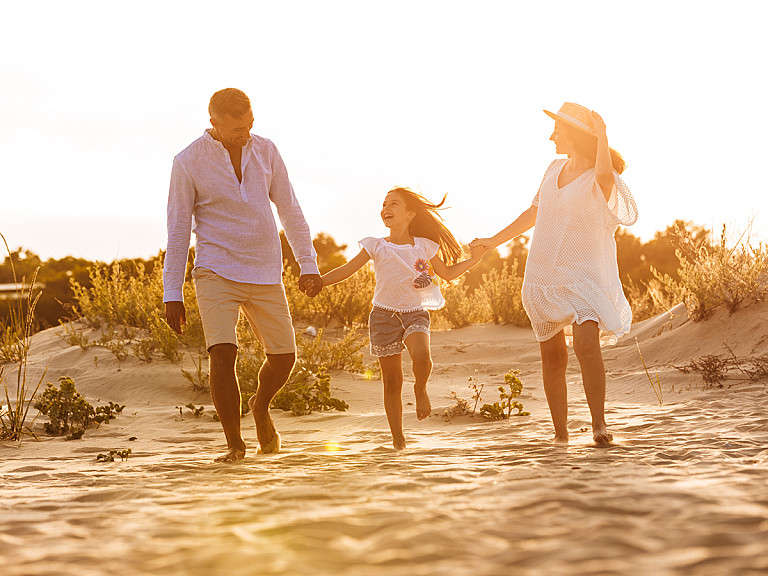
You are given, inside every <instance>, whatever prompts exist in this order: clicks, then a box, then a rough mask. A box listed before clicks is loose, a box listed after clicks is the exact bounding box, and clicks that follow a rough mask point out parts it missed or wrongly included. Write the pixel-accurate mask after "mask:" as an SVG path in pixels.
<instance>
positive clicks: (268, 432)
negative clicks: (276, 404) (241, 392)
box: [248, 396, 280, 454]
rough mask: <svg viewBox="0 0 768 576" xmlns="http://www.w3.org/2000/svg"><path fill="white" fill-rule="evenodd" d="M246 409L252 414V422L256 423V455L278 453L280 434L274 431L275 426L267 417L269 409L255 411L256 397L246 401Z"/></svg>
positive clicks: (270, 418)
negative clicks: (257, 443)
mask: <svg viewBox="0 0 768 576" xmlns="http://www.w3.org/2000/svg"><path fill="white" fill-rule="evenodd" d="M248 407H249V408H250V409H251V414H253V421H254V422H255V423H256V438H258V439H259V449H258V450H257V451H256V453H257V454H277V453H278V452H280V434H278V433H277V430H275V424H274V423H273V422H272V417H271V416H270V415H269V409H267V410H265V411H263V412H262V411H259V410H256V409H255V408H256V396H251V397H250V398H249V399H248Z"/></svg>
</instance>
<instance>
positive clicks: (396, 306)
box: [360, 236, 445, 312]
mask: <svg viewBox="0 0 768 576" xmlns="http://www.w3.org/2000/svg"><path fill="white" fill-rule="evenodd" d="M360 247H361V248H363V249H364V250H365V251H366V252H368V254H369V255H370V257H371V259H372V260H373V270H374V273H375V274H376V288H374V291H373V305H374V306H378V307H379V308H384V309H385V310H392V311H394V312H413V311H415V310H437V309H438V308H442V307H443V305H444V304H445V299H444V298H443V295H442V294H441V293H440V288H439V286H438V285H437V281H436V278H435V275H434V271H433V270H432V267H431V266H430V263H429V261H430V260H432V258H434V257H435V255H437V251H438V249H439V246H438V245H437V243H436V242H433V241H432V240H429V239H428V238H421V237H419V236H415V237H414V238H413V246H411V245H410V244H392V243H391V242H388V241H387V240H385V239H384V238H373V237H371V236H369V237H367V238H363V239H362V240H360Z"/></svg>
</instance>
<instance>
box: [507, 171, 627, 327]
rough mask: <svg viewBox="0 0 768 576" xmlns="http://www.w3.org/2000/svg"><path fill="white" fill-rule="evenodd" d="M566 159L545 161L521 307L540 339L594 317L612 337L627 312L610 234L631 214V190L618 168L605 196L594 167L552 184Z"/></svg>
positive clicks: (536, 198)
mask: <svg viewBox="0 0 768 576" xmlns="http://www.w3.org/2000/svg"><path fill="white" fill-rule="evenodd" d="M566 162H567V159H558V160H555V161H554V162H552V164H550V166H549V168H548V169H547V172H546V174H545V175H544V179H543V181H542V183H541V187H540V188H539V191H538V193H537V194H536V197H535V198H534V199H533V204H534V205H535V206H538V212H537V215H536V225H535V227H534V231H533V238H532V240H531V248H530V252H529V254H528V261H527V263H526V266H525V277H524V279H523V294H522V296H523V307H524V308H525V311H526V313H527V314H528V317H529V318H530V320H531V325H532V326H533V330H534V332H535V334H536V339H537V340H538V341H539V342H543V341H545V340H549V339H550V338H552V336H554V335H555V334H557V333H558V332H559V331H560V330H562V329H564V328H565V327H566V326H570V325H571V324H574V323H577V324H581V323H583V322H585V321H587V320H595V321H596V322H597V323H598V326H599V327H600V329H601V330H603V331H604V332H607V333H610V334H612V335H613V337H614V338H618V337H620V336H621V335H622V334H624V333H626V332H628V331H629V328H630V325H631V323H632V310H631V309H630V307H629V303H628V302H627V299H626V297H625V296H624V291H623V289H622V286H621V281H620V280H619V268H618V265H617V263H616V242H615V240H614V233H615V232H616V229H617V228H618V226H619V225H623V226H629V225H631V224H634V223H635V221H636V220H637V206H636V205H635V201H634V199H633V198H632V194H631V193H630V191H629V188H627V186H626V184H624V182H623V181H622V179H621V178H620V177H619V175H618V174H617V173H615V172H614V179H615V185H614V188H613V191H612V193H611V198H610V200H609V201H608V202H606V201H605V196H604V195H603V192H602V189H601V188H600V186H599V185H598V184H597V181H596V179H595V171H594V169H592V170H588V171H587V172H585V173H583V174H582V175H581V176H579V177H578V178H576V179H575V180H574V181H573V182H570V183H569V184H567V185H565V186H563V187H562V188H558V186H557V180H558V177H559V176H560V172H561V170H562V169H563V166H564V165H565V163H566Z"/></svg>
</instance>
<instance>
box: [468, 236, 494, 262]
mask: <svg viewBox="0 0 768 576" xmlns="http://www.w3.org/2000/svg"><path fill="white" fill-rule="evenodd" d="M491 248H493V244H491V241H490V239H489V238H475V239H474V240H472V242H470V243H469V249H470V251H471V254H472V258H477V259H478V260H479V259H481V258H482V257H483V256H485V253H486V252H488V250H490V249H491Z"/></svg>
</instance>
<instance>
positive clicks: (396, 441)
mask: <svg viewBox="0 0 768 576" xmlns="http://www.w3.org/2000/svg"><path fill="white" fill-rule="evenodd" d="M392 446H394V447H395V450H405V436H399V437H397V438H394V437H393V438H392Z"/></svg>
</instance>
